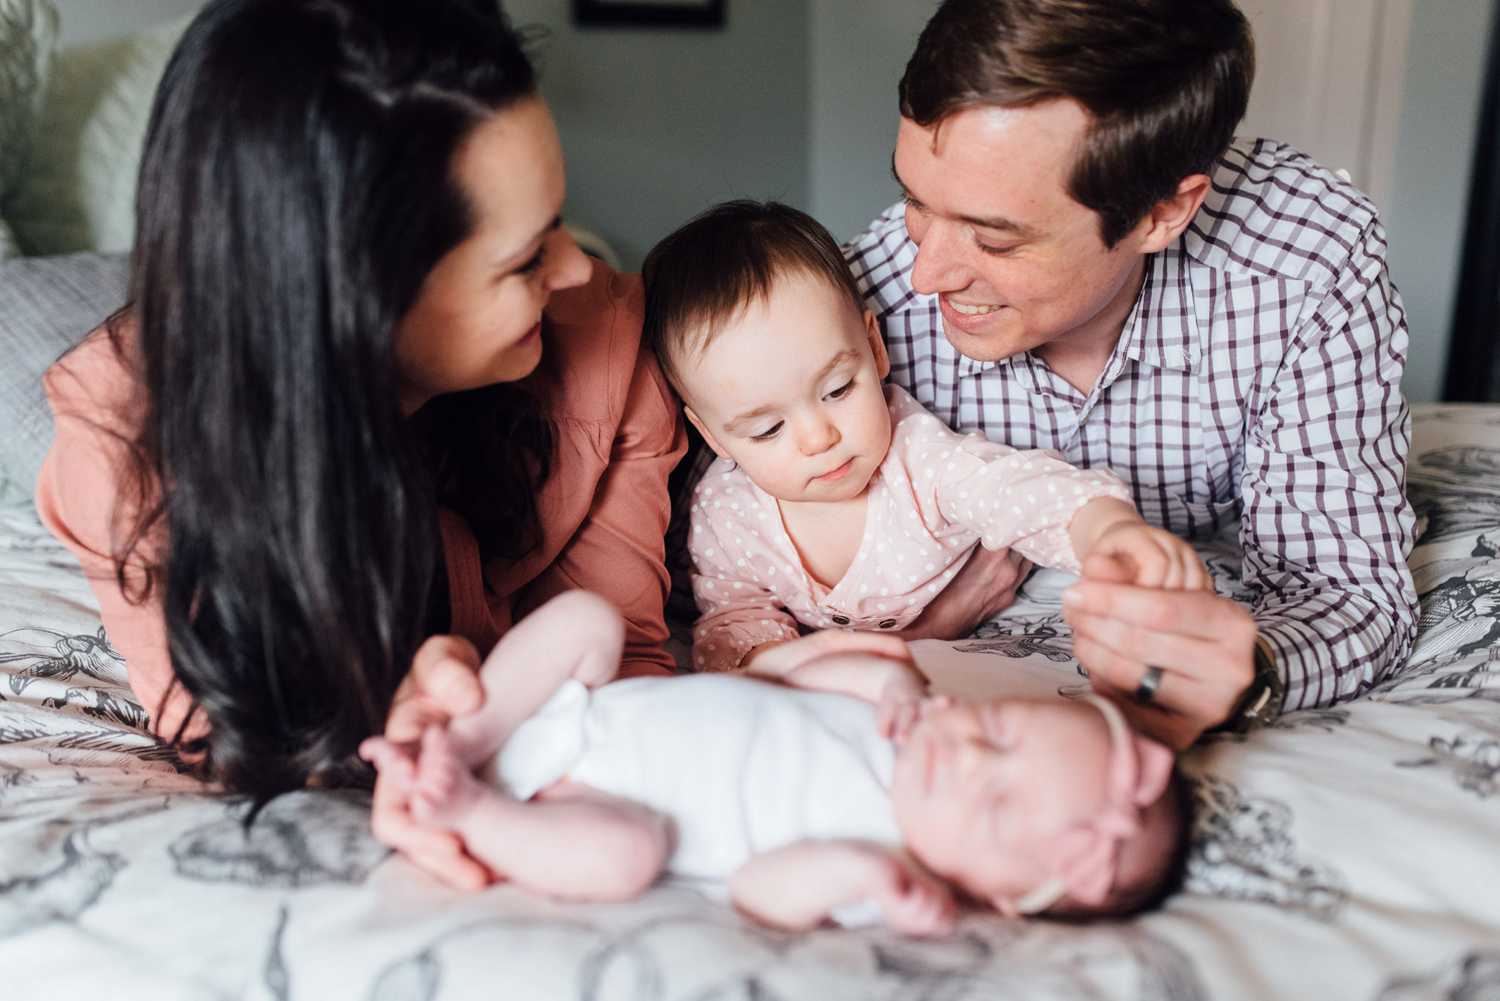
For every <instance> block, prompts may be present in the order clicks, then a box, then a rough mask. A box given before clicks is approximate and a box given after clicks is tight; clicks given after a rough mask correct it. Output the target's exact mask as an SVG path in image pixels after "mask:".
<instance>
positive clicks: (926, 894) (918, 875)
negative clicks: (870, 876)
mask: <svg viewBox="0 0 1500 1001" xmlns="http://www.w3.org/2000/svg"><path fill="white" fill-rule="evenodd" d="M876 903H878V904H879V905H880V910H881V914H882V915H883V916H884V917H885V920H886V923H887V924H888V925H890V927H891V928H892V930H894V931H897V932H900V933H901V934H903V935H916V936H919V937H923V938H933V937H937V936H941V935H947V934H948V933H950V932H952V931H953V928H954V925H955V924H957V922H958V905H957V904H956V903H954V900H953V891H952V890H950V889H949V888H948V886H947V884H945V883H943V882H941V881H940V880H938V879H937V878H936V877H934V876H931V875H929V874H928V873H925V872H922V871H921V870H919V869H917V868H916V867H915V866H909V865H903V864H901V863H899V862H897V863H894V864H893V865H892V866H891V870H890V874H889V878H888V880H887V882H886V885H885V887H884V888H883V892H882V893H881V894H880V896H879V898H878V899H877V901H876Z"/></svg>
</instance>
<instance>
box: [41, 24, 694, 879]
mask: <svg viewBox="0 0 1500 1001" xmlns="http://www.w3.org/2000/svg"><path fill="white" fill-rule="evenodd" d="M563 196H564V180H563V164H562V154H561V150H560V149H559V146H558V141H557V135H556V131H555V129H554V127H553V124H552V121H551V118H550V116H549V114H548V111H547V108H546V105H545V104H544V103H543V102H542V100H541V99H540V98H539V97H538V96H537V94H536V90H535V81H534V75H533V70H532V67H531V65H530V63H529V62H528V60H527V57H526V55H525V53H524V52H523V50H522V47H521V42H520V39H519V38H518V37H517V35H516V34H515V32H514V31H513V30H512V29H511V28H510V27H509V26H508V24H507V23H506V22H505V19H504V16H503V15H502V14H500V13H499V12H498V11H497V10H496V9H495V5H494V4H493V3H482V2H478V0H472V2H468V3H466V2H464V0H428V2H425V3H420V4H418V3H412V2H410V0H217V2H214V3H211V4H210V5H209V6H208V7H207V8H206V9H205V10H204V11H203V12H202V14H200V15H199V17H198V18H197V19H196V20H195V21H194V22H193V24H192V26H191V27H190V28H189V29H188V31H187V34H186V35H185V37H184V38H183V40H182V42H181V44H180V46H179V48H178V50H177V52H176V53H175V54H174V56H173V57H172V60H171V63H170V65H169V66H168V68H167V71H166V75H165V77H164V79H163V81H162V83H161V87H160V90H159V91H158V94H157V97H156V103H155V107H154V109H153V112H152V120H151V125H150V128H149V131H148V135H147V139H146V146H145V150H144V153H143V159H142V167H141V177H140V187H139V193H138V200H137V205H138V228H137V241H136V250H135V255H134V258H133V260H132V273H131V287H130V304H129V305H128V306H127V307H126V308H125V309H123V310H122V311H121V312H120V313H119V314H117V315H116V316H115V317H114V318H112V319H111V321H110V322H108V323H107V324H106V326H105V328H103V329H101V330H100V331H96V332H95V333H94V334H93V335H91V336H90V337H89V338H88V339H87V340H86V341H85V342H84V343H83V344H82V345H81V346H80V347H79V348H77V349H76V350H75V351H73V352H72V353H71V354H70V355H68V356H67V357H65V358H64V359H63V360H62V361H61V362H59V363H58V365H57V366H55V367H54V368H53V370H52V371H51V372H49V373H48V375H47V378H46V386H47V391H48V394H49V398H50V400H51V403H52V406H53V409H54V412H55V414H56V416H57V422H56V427H57V437H56V440H55V443H54V445H53V447H52V451H51V452H50V454H49V455H48V458H47V461H46V464H45V466H44V467H43V470H42V473H41V478H40V481H39V483H38V488H37V506H38V509H39V511H40V512H41V515H42V518H43V520H44V521H45V522H46V524H47V525H48V527H49V528H50V529H51V530H52V531H53V532H54V533H55V534H56V535H57V536H58V537H59V538H60V539H61V540H62V541H63V542H64V543H66V544H67V545H68V546H69V547H70V548H71V549H72V550H73V552H74V553H76V554H77V556H78V558H79V560H80V561H81V562H82V564H83V566H84V569H85V571H86V572H87V574H88V576H89V578H90V580H91V583H92V586H93V588H94V590H95V593H96V595H97V597H98V599H99V603H100V607H101V610H102V613H103V618H104V622H105V626H106V628H107V629H108V632H109V636H110V639H111V640H112V642H113V643H114V645H115V647H116V648H117V649H118V650H119V651H120V652H121V653H122V654H123V655H124V656H125V659H126V664H127V670H128V673H129V679H130V684H131V687H132V688H133V689H134V691H135V693H136V694H137V696H138V697H139V698H140V700H141V702H142V704H143V705H144V706H145V707H146V709H147V712H148V713H149V714H150V717H151V719H150V723H151V726H152V728H153V730H154V731H155V732H156V733H158V734H160V735H161V736H162V737H164V738H165V739H168V740H171V741H173V742H174V743H176V744H177V745H178V746H179V747H180V748H181V749H182V751H183V752H184V753H185V755H186V756H187V757H188V758H189V759H190V760H194V761H196V762H197V764H198V766H199V768H200V769H201V770H202V772H203V773H204V774H205V775H206V776H208V777H212V778H214V779H217V780H219V781H221V782H223V783H224V785H225V786H226V787H228V788H229V789H231V790H235V791H239V792H244V793H247V794H249V795H251V796H252V797H253V798H254V800H255V801H256V804H257V806H259V805H261V804H263V803H264V802H266V801H267V800H268V799H269V798H270V797H272V796H274V795H276V794H278V793H280V792H283V791H286V790H290V789H295V788H299V787H302V786H304V785H307V784H309V783H313V784H323V785H332V784H344V783H349V782H361V781H368V777H369V772H368V770H367V769H366V768H365V767H364V766H363V764H362V763H361V762H359V761H358V760H357V759H356V758H354V757H353V754H352V752H353V751H354V749H355V747H356V745H357V744H358V743H359V741H360V739H361V738H363V737H366V736H368V735H369V734H371V733H377V732H381V731H382V730H383V731H384V732H385V733H386V735H387V736H388V737H390V738H391V739H393V740H397V741H402V740H407V739H410V738H412V737H414V736H415V735H416V734H417V733H419V732H420V730H421V728H422V726H423V725H424V724H425V723H426V722H428V721H431V720H441V719H444V718H446V717H448V716H450V715H454V714H458V713H461V712H464V711H467V710H471V709H473V708H475V707H477V706H478V705H479V704H480V702H481V700H482V698H483V695H482V694H481V692H480V690H479V686H478V682H477V680H476V678H475V675H474V673H473V672H474V669H475V668H476V667H477V666H478V663H479V653H480V652H481V651H485V650H487V649H488V648H489V647H490V646H492V645H493V644H494V642H495V641H496V639H497V637H498V636H499V635H500V634H501V633H503V632H504V631H505V629H506V628H507V627H508V626H509V624H510V623H511V622H512V621H513V620H514V619H516V618H518V617H519V616H521V615H523V614H525V613H526V612H527V611H528V610H530V609H531V608H533V607H535V606H536V605H538V604H539V603H541V602H542V601H544V600H545V599H547V598H548V597H551V596H552V595H554V594H556V593H558V592H560V591H563V590H567V589H570V588H574V587H587V588H589V589H592V590H594V591H597V592H599V593H600V594H602V595H604V596H606V597H608V598H609V599H611V601H612V602H613V603H614V604H615V605H617V606H619V607H620V608H621V609H622V610H623V611H624V613H625V616H626V619H627V623H628V645H627V650H626V654H625V667H626V669H627V671H629V672H634V673H642V672H648V671H663V670H665V669H667V667H668V666H669V665H670V660H669V659H668V657H667V656H666V654H665V653H664V652H663V650H662V649H661V642H662V641H663V640H664V639H665V637H666V629H665V627H664V626H663V622H662V604H663V600H664V596H665V593H666V588H667V577H666V573H665V571H664V569H663V566H662V536H663V532H664V529H665V527H666V521H667V513H668V503H667V494H666V481H667V474H668V472H669V471H670V470H671V468H672V466H673V465H674V464H675V463H676V461H677V459H678V458H679V457H680V456H681V454H682V450H683V447H684V445H683V437H682V432H681V427H680V422H679V420H678V415H677V411H676V407H675V405H674V403H673V401H672V397H671V395H670V393H669V392H668V390H667V389H666V386H665V384H664V383H663V381H662V379H661V376H660V374H659V373H658V371H657V369H656V367H655V365H654V364H653V362H652V361H651V360H650V358H649V356H648V354H647V353H645V352H642V351H641V350H640V346H639V335H640V316H641V294H640V289H639V282H638V280H637V279H635V278H634V277H626V276H622V275H618V274H614V273H613V272H611V271H610V270H609V269H607V268H605V267H603V266H602V265H594V266H593V267H592V268H591V267H590V262H589V261H588V259H587V258H585V257H584V256H583V255H582V254H581V253H580V252H579V250H578V247H577V246H576V245H575V244H574V243H573V241H572V239H571V238H570V237H569V236H568V233H567V231H566V230H565V229H563V228H562V227H561V226H560V224H559V213H560V211H561V208H562V204H563ZM544 311H545V312H544ZM403 796H404V794H402V793H399V792H397V791H395V790H394V789H392V788H389V787H388V786H387V785H386V784H385V783H382V784H381V785H380V786H378V787H377V789H376V796H375V817H374V822H375V830H376V834H377V836H379V837H380V838H381V839H382V840H384V841H386V842H387V843H388V844H391V845H392V846H393V847H396V848H398V849H399V850H401V851H403V852H405V853H406V854H407V855H408V856H409V857H411V858H412V859H413V861H415V862H417V863H418V864H419V865H422V866H423V867H424V868H426V869H428V870H429V871H431V872H433V873H434V874H436V875H438V876H440V877H442V878H444V879H446V880H447V881H448V882H450V883H454V884H457V885H461V886H475V885H479V884H481V883H482V882H483V881H484V880H485V879H486V878H487V874H486V873H485V871H484V870H483V869H482V868H481V867H480V866H479V865H478V864H477V863H475V862H473V861H472V860H471V859H469V858H468V857H467V856H466V855H464V853H463V851H462V849H461V847H460V845H459V844H458V843H457V841H456V840H454V839H453V838H452V837H451V836H438V837H433V836H432V835H431V834H424V833H419V832H417V830H416V829H415V827H413V826H412V825H411V824H410V822H409V818H408V816H407V814H406V808H405V802H404V798H403Z"/></svg>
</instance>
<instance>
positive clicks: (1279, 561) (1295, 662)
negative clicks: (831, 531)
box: [846, 0, 1416, 746]
mask: <svg viewBox="0 0 1500 1001" xmlns="http://www.w3.org/2000/svg"><path fill="white" fill-rule="evenodd" d="M1252 77H1253V50H1252V43H1251V38H1250V30H1249V26H1248V24H1247V23H1246V21H1245V19H1244V17H1243V16H1242V15H1241V14H1240V12H1239V11H1238V10H1237V9H1236V8H1235V7H1234V5H1233V3H1232V2H1230V0H947V2H945V3H943V4H942V5H941V7H940V8H939V9H938V11H937V13H936V14H934V15H933V17H932V19H931V21H929V22H928V24H927V26H926V28H925V29H924V30H923V32H922V35H921V37H920V39H919V40H918V42H917V48H916V51H915V53H914V54H913V56H912V58H911V61H910V62H909V63H908V64H907V68H906V73H905V76H904V77H903V78H902V80H901V86H900V97H901V123H900V131H899V133H898V137H897V141H896V150H895V155H894V157H893V161H892V166H893V169H894V172H895V175H896V179H897V181H898V182H899V183H900V184H901V186H902V188H903V189H904V191H905V193H906V198H905V201H904V202H903V203H900V204H898V205H896V206H894V207H892V208H891V209H890V210H888V211H887V212H886V213H885V214H884V215H882V216H881V217H880V218H879V219H877V220H876V221H875V222H874V223H873V224H872V225H871V227H870V229H869V230H867V231H866V232H865V233H864V234H863V235H862V236H860V237H858V238H857V239H856V240H855V241H854V242H853V243H852V244H851V245H850V246H849V247H847V248H846V252H847V254H848V257H849V260H850V263H851V266H852V267H853V269H854V271H855V274H856V275H857V276H858V277H859V279H860V282H861V287H862V288H863V289H864V290H865V292H866V295H867V301H868V303H869V305H870V307H871V309H873V310H874V311H875V313H876V315H877V316H878V317H879V318H880V321H881V323H882V326H883V329H884V333H885V338H886V343H887V345H888V347H889V351H890V355H891V361H892V365H893V370H892V373H891V378H892V379H893V380H894V381H895V382H897V383H899V384H901V385H903V386H905V387H906V388H907V389H908V390H910V391H911V392H912V393H913V394H914V395H915V396H916V397H917V398H918V399H920V400H921V401H922V402H923V403H924V404H926V405H927V406H928V407H930V408H931V409H932V410H933V411H934V412H936V413H937V414H938V416H940V417H942V418H944V419H945V420H947V421H948V422H949V423H950V424H951V425H953V426H954V427H956V428H958V429H960V430H966V431H967V430H978V431H981V432H983V433H984V434H985V435H987V436H988V437H990V438H993V439H995V440H997V441H1004V442H1007V443H1009V444H1011V445H1015V446H1016V447H1019V448H1053V449H1056V450H1057V451H1059V452H1061V453H1062V454H1063V455H1064V456H1065V457H1066V458H1067V459H1068V460H1069V461H1072V462H1075V463H1078V464H1081V465H1092V464H1103V465H1106V466H1108V467H1110V468H1111V469H1113V470H1114V471H1115V472H1116V473H1118V474H1120V475H1121V476H1122V477H1124V478H1125V479H1126V480H1127V481H1128V482H1130V483H1131V484H1132V486H1133V489H1134V492H1135V497H1136V501H1137V503H1138V505H1139V506H1140V508H1141V511H1142V513H1143V514H1144V515H1145V516H1146V518H1147V519H1148V520H1149V521H1151V522H1153V523H1155V524H1158V525H1162V526H1164V527H1166V528H1168V529H1170V530H1172V531H1174V532H1177V533H1179V534H1182V535H1188V536H1192V535H1196V534H1199V533H1207V532H1211V531H1214V530H1217V529H1218V528H1219V527H1220V526H1221V525H1225V524H1232V523H1233V522H1234V521H1235V519H1237V518H1240V519H1242V520H1241V522H1240V540H1241V543H1242V545H1243V548H1244V579H1245V582H1246V583H1247V584H1248V585H1249V586H1250V587H1252V588H1253V589H1255V590H1256V592H1257V596H1256V598H1255V600H1254V601H1253V602H1252V604H1251V606H1250V607H1249V608H1244V607H1241V606H1240V605H1238V604H1236V603H1235V602H1233V601H1231V600H1229V599H1227V598H1222V597H1219V596H1217V595H1213V594H1202V593H1198V594H1189V593H1182V594H1179V595H1173V596H1171V597H1169V598H1162V597H1160V596H1152V595H1150V594H1148V593H1146V592H1144V591H1138V590H1136V589H1134V588H1131V587H1129V586H1126V585H1125V584H1123V583H1119V582H1118V581H1119V579H1120V577H1121V576H1122V575H1121V574H1120V573H1119V572H1118V570H1117V568H1114V567H1112V566H1110V565H1108V564H1106V563H1094V564H1091V565H1088V566H1086V567H1085V580H1084V581H1083V582H1081V583H1080V584H1079V585H1077V586H1075V587H1074V588H1073V589H1071V591H1070V592H1069V594H1068V595H1067V597H1066V599H1065V614H1066V616H1067V618H1068V620H1069V622H1070V623H1071V624H1072V626H1073V628H1074V631H1075V637H1076V647H1075V650H1076V653H1077V656H1078V658H1079V660H1080V662H1081V663H1082V664H1083V665H1084V666H1085V667H1086V668H1088V669H1089V671H1090V674H1091V675H1092V677H1093V678H1094V680H1095V682H1096V683H1098V684H1101V685H1103V686H1105V687H1112V688H1114V689H1116V690H1117V691H1119V692H1121V693H1124V694H1131V695H1133V696H1134V697H1135V698H1134V704H1133V705H1131V707H1130V708H1131V711H1132V714H1133V717H1134V721H1135V722H1136V724H1137V725H1138V726H1140V727H1142V728H1143V729H1145V730H1146V731H1148V732H1150V733H1152V734H1154V735H1156V736H1158V737H1160V738H1162V739H1165V740H1167V741H1169V742H1171V743H1173V744H1176V745H1177V746H1185V745H1187V744H1188V743H1191V742H1192V741H1193V740H1194V739H1196V738H1197V737H1198V736H1199V734H1200V733H1202V732H1203V731H1204V730H1206V729H1209V728H1212V727H1215V726H1229V727H1238V726H1243V725H1246V724H1247V723H1248V722H1250V721H1252V720H1256V719H1264V718H1266V717H1268V716H1269V715H1271V714H1273V713H1275V712H1277V711H1279V710H1281V709H1283V708H1284V709H1296V708H1302V707H1307V706H1315V705H1327V704H1329V703H1331V702H1334V701H1337V700H1341V699H1347V698H1349V697H1352V696H1354V695H1356V694H1358V693H1359V692H1361V691H1363V690H1365V689H1367V688H1369V687H1370V686H1371V685H1373V684H1374V683H1375V682H1377V681H1378V680H1380V679H1381V678H1382V677H1384V676H1385V675H1386V674H1387V673H1389V672H1390V671H1392V670H1395V669H1396V668H1398V667H1400V665H1401V664H1403V663H1404V661H1405V659H1406V656H1407V654H1408V652H1409V651H1410V648H1411V643H1412V639H1413V634H1414V631H1415V623H1416V596H1415V593H1414V590H1413V587H1412V581H1411V576H1410V573H1409V571H1408V570H1407V567H1406V555H1407V553H1408V552H1409V551H1410V548H1411V544H1412V532H1413V523H1414V519H1413V515H1412V511H1411V508H1410V506H1409V505H1408V504H1407V502H1406V498H1405V489H1404V487H1405V460H1406V451H1407V447H1408V444H1409V441H1410V420H1409V414H1408V411H1407V408H1406V405H1405V402H1404V400H1403V399H1402V396H1401V393H1400V385H1399V384H1400V379H1401V372H1402V368H1403V366H1404V363H1405V353H1406V345H1407V334H1406V323H1405V315H1404V312H1403V309H1402V306H1401V300H1400V297H1399V296H1398V295H1397V293H1396V290H1395V289H1394V288H1393V287H1392V285H1391V284H1390V279H1389V276H1388V274H1387V270H1386V262H1385V250H1386V242H1385V233H1384V230H1383V228H1382V227H1381V225H1380V222H1379V220H1378V219H1377V218H1376V214H1375V209H1374V206H1373V205H1372V204H1371V203H1370V202H1369V200H1368V199H1367V198H1366V197H1365V196H1364V195H1362V194H1361V193H1360V192H1359V191H1357V190H1355V189H1354V188H1353V187H1352V186H1350V185H1349V184H1348V183H1346V182H1345V181H1343V180H1341V179H1340V178H1339V177H1337V176H1335V175H1334V174H1332V173H1330V172H1328V171H1327V170H1324V169H1323V168H1321V167H1319V166H1318V165H1317V164H1315V163H1313V162H1312V161H1310V160H1309V159H1308V158H1306V157H1305V156H1303V155H1301V154H1300V153H1298V152H1296V151H1295V150H1292V149H1290V148H1289V147H1286V146H1283V145H1279V144H1276V143H1270V142H1265V141H1252V142H1234V143H1233V144H1232V145H1231V140H1232V137H1233V131H1234V128H1235V127H1236V125H1237V124H1238V123H1239V120H1240V118H1241V117H1242V116H1243V114H1244V110H1245V105H1246V101H1247V100H1248V97H1249V91H1250V82H1251V79H1252Z"/></svg>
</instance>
